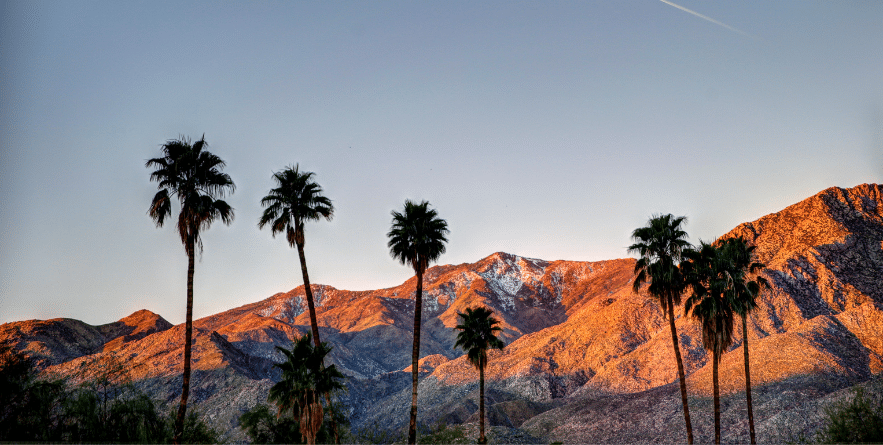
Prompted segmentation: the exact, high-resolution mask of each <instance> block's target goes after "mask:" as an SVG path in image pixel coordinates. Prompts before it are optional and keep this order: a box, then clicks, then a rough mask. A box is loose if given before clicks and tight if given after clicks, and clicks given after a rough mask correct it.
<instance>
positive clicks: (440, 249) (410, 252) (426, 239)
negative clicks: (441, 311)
mask: <svg viewBox="0 0 883 445" xmlns="http://www.w3.org/2000/svg"><path fill="white" fill-rule="evenodd" d="M448 232H449V231H448V223H447V221H445V220H443V219H441V218H439V217H438V212H437V211H436V210H435V209H431V208H429V203H428V202H426V201H422V202H421V203H420V204H416V203H414V202H412V201H411V200H406V201H405V208H404V209H403V211H402V212H401V213H399V212H397V211H395V210H393V212H392V228H390V230H389V233H387V234H386V236H387V238H389V243H387V246H388V247H389V254H390V255H392V257H393V258H395V259H397V260H399V261H400V262H401V263H402V264H404V265H410V266H411V267H412V268H413V269H414V273H415V275H416V276H417V290H416V292H415V293H414V347H413V349H412V350H411V417H410V422H409V424H408V443H409V444H415V443H417V376H418V371H419V370H418V366H417V362H418V361H419V360H420V321H421V315H422V314H421V312H422V311H423V272H425V271H426V268H427V267H429V264H430V263H432V262H434V261H437V260H438V259H439V257H441V255H442V254H443V253H445V243H446V242H448V239H447V238H445V234H447V233H448Z"/></svg>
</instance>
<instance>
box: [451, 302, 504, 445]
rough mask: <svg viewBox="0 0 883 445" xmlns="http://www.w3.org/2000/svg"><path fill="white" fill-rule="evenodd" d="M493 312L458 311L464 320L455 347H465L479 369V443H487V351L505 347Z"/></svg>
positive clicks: (470, 360) (477, 310) (479, 308)
mask: <svg viewBox="0 0 883 445" xmlns="http://www.w3.org/2000/svg"><path fill="white" fill-rule="evenodd" d="M492 314H493V312H492V311H491V310H490V309H487V308H483V307H477V308H475V309H472V308H466V313H465V314H463V313H460V312H458V313H457V315H459V316H460V317H461V318H462V319H463V320H462V323H461V324H458V325H457V327H456V329H460V333H459V334H457V343H455V344H454V347H455V348H456V347H460V348H463V349H464V350H465V351H466V358H468V359H469V362H470V363H472V365H473V366H475V367H476V368H477V369H478V421H479V437H478V443H487V438H486V437H485V435H484V368H485V366H487V351H488V349H490V348H496V349H503V346H505V345H504V344H503V341H502V340H500V339H499V338H497V336H496V334H495V332H496V331H499V330H500V328H499V327H498V326H496V325H497V324H498V323H499V320H497V319H496V318H494V317H492V316H491V315H492Z"/></svg>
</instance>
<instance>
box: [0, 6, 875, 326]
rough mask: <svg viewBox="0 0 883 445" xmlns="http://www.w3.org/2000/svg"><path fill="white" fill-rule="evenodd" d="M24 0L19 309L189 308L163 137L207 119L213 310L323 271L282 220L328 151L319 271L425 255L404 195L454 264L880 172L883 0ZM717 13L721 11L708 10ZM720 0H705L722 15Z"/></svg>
mask: <svg viewBox="0 0 883 445" xmlns="http://www.w3.org/2000/svg"><path fill="white" fill-rule="evenodd" d="M673 3H674V4H677V5H679V6H681V7H683V8H686V9H689V10H691V11H693V12H695V13H696V14H691V13H689V12H687V11H684V10H682V9H679V8H677V7H675V6H674V5H672V4H668V3H665V2H662V1H658V0H641V1H637V0H636V1H626V0H623V1H613V2H611V1H588V0H586V1H562V2H554V1H525V2H518V1H508V0H507V1H464V2H458V1H443V2H415V1H402V2H392V1H376V2H357V1H330V2H306V1H303V2H293V1H284V2H283V1H256V2H216V1H206V2H179V1H172V2H159V1H151V2H129V1H125V2H120V1H78V0H70V1H67V0H66V1H39V2H27V1H4V2H2V22H0V100H2V105H0V132H2V139H0V146H2V152H0V199H2V202H0V230H2V232H0V322H8V321H14V320H22V319H31V318H40V319H45V318H53V317H73V318H78V319H81V320H84V321H86V322H89V323H93V324H99V323H106V322H110V321H114V320H117V319H119V318H121V317H123V316H126V315H128V314H129V313H131V312H133V311H135V310H138V309H142V308H146V309H150V310H152V311H154V312H157V313H159V314H161V315H162V316H164V317H166V318H167V319H168V320H169V321H172V322H173V323H180V322H182V321H183V320H184V300H185V294H186V268H187V266H186V265H187V263H186V256H185V253H184V250H183V247H182V246H181V243H180V241H179V239H178V236H177V234H176V233H175V231H174V227H173V226H171V225H169V226H166V227H163V228H160V229H157V228H156V227H155V226H154V224H153V222H152V221H151V220H150V218H149V217H148V216H147V214H146V211H147V207H148V204H149V202H150V199H151V197H152V196H153V194H154V193H155V191H156V186H155V183H151V182H149V180H148V174H149V171H148V170H147V169H146V168H145V167H144V161H145V160H146V159H148V158H151V157H156V156H159V154H160V150H159V149H160V145H161V144H162V143H163V142H164V141H166V140H167V139H171V138H175V137H177V136H179V135H186V136H190V137H192V138H194V139H196V138H199V137H200V136H202V134H203V133H204V134H205V137H206V140H207V141H208V142H209V144H210V146H211V150H212V151H213V152H215V153H216V154H217V155H219V156H220V157H222V158H223V159H225V160H226V161H227V163H228V166H227V169H226V171H227V172H228V173H229V174H230V175H231V176H232V178H233V180H234V181H235V183H236V186H237V189H236V193H235V194H234V195H232V196H230V197H228V202H229V203H230V204H231V205H232V206H233V207H234V208H235V210H236V219H235V221H234V223H233V224H232V225H231V226H230V227H225V226H223V225H221V224H216V225H215V226H213V227H212V228H211V229H209V230H208V231H207V232H205V234H204V242H205V253H204V256H203V258H202V260H201V261H200V262H198V263H197V265H196V280H195V313H196V316H205V315H209V314H213V313H216V312H219V311H222V310H225V309H228V308H231V307H235V306H238V305H242V304H245V303H249V302H253V301H257V300H260V299H263V298H266V297H268V296H270V295H272V294H273V293H276V292H280V291H287V290H289V289H292V288H294V287H296V286H298V285H300V284H301V277H300V272H299V265H298V262H297V254H296V251H295V250H294V249H291V248H290V247H288V245H287V243H286V242H285V241H284V239H282V238H276V239H273V238H271V236H270V233H269V231H267V230H264V231H260V230H258V228H257V226H256V223H257V220H258V218H259V216H260V213H261V207H260V204H259V200H260V198H261V197H262V196H264V195H265V194H266V192H267V191H268V190H269V188H270V187H271V186H272V182H271V175H272V173H273V172H274V171H277V170H279V169H281V168H283V167H285V166H286V165H290V164H294V163H300V165H301V168H302V169H306V170H309V171H313V172H315V173H316V175H317V176H316V179H317V180H318V182H319V183H320V184H321V185H322V186H323V187H324V188H325V190H326V194H327V196H328V197H330V198H331V199H332V200H333V201H334V204H335V207H336V217H335V219H334V220H333V221H332V222H330V223H328V222H324V221H323V222H320V223H313V224H311V225H308V226H307V232H306V237H307V245H306V255H307V262H308V266H309V269H310V273H311V278H312V280H313V282H315V283H323V284H329V285H332V286H335V287H337V288H342V289H353V290H361V289H376V288H383V287H390V286H394V285H397V284H399V283H401V282H403V281H404V280H406V279H407V278H409V277H410V276H411V275H412V271H411V270H410V269H409V268H407V267H405V266H402V265H400V264H399V263H397V262H395V261H394V260H392V259H391V258H390V256H389V253H388V250H387V247H386V232H387V231H388V229H389V224H390V211H392V210H393V209H399V208H401V206H402V203H403V202H404V200H405V199H406V198H411V199H415V200H420V199H426V200H429V201H430V202H431V203H432V205H433V206H434V207H436V208H437V209H438V211H439V214H440V216H441V217H443V218H445V219H447V221H448V223H449V225H450V229H451V234H450V243H449V244H448V252H447V253H446V254H445V255H444V256H443V257H442V258H441V263H443V264H444V263H454V264H458V263H463V262H473V261H476V260H478V259H480V258H482V257H484V256H486V255H488V254H490V253H493V252H495V251H506V252H511V253H515V254H519V255H524V256H530V257H535V258H542V259H546V260H555V259H567V260H603V259H612V258H621V257H625V256H628V254H627V252H626V246H628V245H629V243H630V240H629V234H630V232H631V231H632V230H633V229H634V228H636V227H638V226H640V225H642V224H644V223H645V222H646V220H647V218H648V217H649V216H650V215H651V214H653V213H659V212H665V213H668V212H671V213H675V214H683V215H687V216H688V218H689V224H688V226H687V230H688V232H689V233H690V234H691V237H692V239H693V240H694V241H696V240H698V239H700V238H701V239H705V240H710V239H713V238H714V237H716V236H719V235H721V234H723V233H724V232H726V231H728V230H729V229H731V228H732V227H734V226H735V225H737V224H739V223H741V222H744V221H748V220H753V219H756V218H759V217H761V216H763V215H765V214H767V213H770V212H774V211H777V210H779V209H781V208H783V207H785V206H787V205H789V204H792V203H794V202H797V201H799V200H801V199H803V198H806V197H808V196H810V195H812V194H814V193H816V192H818V191H820V190H822V189H824V188H827V187H830V186H841V187H851V186H854V185H856V184H860V183H865V182H880V181H881V178H883V56H881V55H883V52H881V51H883V26H881V24H883V2H878V1H865V0H861V1H805V0H795V1H776V2H769V1H714V2H712V1H698V0H679V1H674V2H673ZM697 14H700V15H702V16H699V15H697ZM703 16H704V17H703Z"/></svg>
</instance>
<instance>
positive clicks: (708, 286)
mask: <svg viewBox="0 0 883 445" xmlns="http://www.w3.org/2000/svg"><path fill="white" fill-rule="evenodd" d="M684 256H685V257H686V258H687V261H684V262H683V263H681V266H682V268H683V270H684V275H685V277H686V280H687V281H688V282H689V283H690V287H691V288H692V294H691V295H690V297H689V298H687V301H686V302H684V313H690V311H691V310H692V315H693V318H695V319H697V320H699V322H700V323H701V325H702V344H703V346H705V349H707V350H709V351H711V354H712V367H711V379H712V384H713V387H714V443H720V382H719V379H718V368H719V365H720V359H721V356H723V353H724V352H725V351H726V350H727V348H729V347H730V345H732V344H733V318H734V316H733V307H732V305H731V301H730V300H729V299H728V298H727V295H726V293H727V288H728V287H729V286H730V284H731V283H732V275H731V271H732V262H731V261H730V259H729V258H727V256H726V255H725V254H724V252H723V249H722V248H720V247H717V246H714V245H711V244H707V243H705V242H702V243H701V244H700V246H699V249H698V250H688V251H686V252H684Z"/></svg>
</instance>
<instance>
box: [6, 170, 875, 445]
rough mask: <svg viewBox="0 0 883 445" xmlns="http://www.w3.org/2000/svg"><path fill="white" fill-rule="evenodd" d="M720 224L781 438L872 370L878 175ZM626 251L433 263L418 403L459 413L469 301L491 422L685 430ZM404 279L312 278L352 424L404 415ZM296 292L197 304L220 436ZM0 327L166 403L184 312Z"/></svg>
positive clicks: (569, 435) (296, 300)
mask: <svg viewBox="0 0 883 445" xmlns="http://www.w3.org/2000/svg"><path fill="white" fill-rule="evenodd" d="M734 235H742V236H744V237H746V238H748V239H749V240H751V241H753V242H754V243H755V244H756V245H757V246H758V248H757V253H758V256H759V259H760V260H761V261H762V262H765V263H766V264H767V269H766V270H764V272H763V273H764V274H765V276H766V277H767V278H768V280H769V281H770V283H771V284H772V287H771V289H768V290H766V291H764V292H763V294H762V295H761V298H760V307H759V309H758V310H757V311H755V313H753V314H752V316H751V317H750V318H749V327H748V335H749V340H750V343H749V345H750V349H751V357H752V382H753V383H754V385H755V386H756V387H757V388H758V389H757V390H756V392H757V395H756V398H757V399H758V401H757V402H756V406H757V408H756V410H757V412H756V414H755V415H756V419H757V423H758V434H759V438H760V439H762V440H767V441H770V440H776V439H777V438H778V439H781V438H780V437H779V436H776V435H775V434H779V433H780V432H781V431H782V429H781V428H780V427H776V426H775V425H777V424H776V423H775V422H781V421H782V419H785V418H788V419H790V420H789V422H791V424H792V425H796V426H795V428H797V430H799V431H804V430H806V431H810V430H811V429H812V428H813V427H814V425H817V422H816V423H815V424H814V423H813V422H812V421H811V419H812V416H792V417H793V418H790V417H787V416H788V415H789V414H788V413H792V414H793V413H795V412H798V411H799V410H803V412H805V411H806V410H811V409H815V410H816V411H818V409H817V407H818V406H819V403H822V402H823V401H824V400H827V399H826V397H827V398H830V397H834V396H833V395H836V394H840V393H841V392H842V390H843V388H846V387H848V386H850V385H854V384H859V383H861V382H867V381H871V380H873V379H874V378H875V376H876V377H879V376H880V375H881V371H883V335H881V334H880V333H881V332H883V311H881V310H883V284H881V283H883V186H880V185H874V184H865V185H861V186H857V187H854V188H852V189H840V188H830V189H827V190H824V191H822V192H820V193H819V194H817V195H815V196H813V197H810V198H808V199H806V200H804V201H801V202H800V203H797V204H795V205H792V206H790V207H788V208H786V209H783V210H782V211H780V212H777V213H773V214H770V215H767V216H764V217H763V218H760V219H758V220H756V221H753V222H748V223H744V224H741V225H739V226H737V227H736V228H735V229H733V230H732V231H731V232H730V233H728V234H726V235H725V236H734ZM633 268H634V260H632V259H619V260H610V261H599V262H575V261H544V260H538V259H530V258H524V257H520V256H517V255H511V254H506V253H495V254H493V255H491V256H489V257H487V258H484V259H482V260H480V261H478V262H476V263H471V264H460V265H444V266H435V267H432V268H430V269H429V270H428V271H427V273H426V275H425V277H424V280H425V282H424V311H425V312H424V315H423V320H424V325H423V335H422V338H423V340H422V347H421V355H422V356H423V357H424V358H423V359H422V360H421V364H420V369H421V371H423V375H424V377H423V380H422V381H421V389H420V391H421V392H420V415H419V420H420V421H421V422H423V423H425V424H427V425H432V424H436V423H438V422H439V421H442V422H446V423H463V422H471V421H474V419H475V417H476V410H477V404H476V403H475V397H476V392H477V381H476V380H477V372H476V371H475V370H474V369H473V368H472V367H471V365H469V364H468V362H467V361H466V360H465V358H464V357H462V353H461V351H459V350H455V349H454V348H453V344H454V338H455V336H456V331H455V330H454V329H452V328H453V327H454V326H455V325H456V324H457V312H462V311H463V310H464V309H465V308H466V307H470V306H474V305H479V304H481V305H485V306H488V307H490V308H491V309H493V310H494V313H495V316H496V317H497V318H499V319H500V320H501V322H502V323H501V325H502V327H503V331H502V337H503V339H504V341H505V342H506V344H507V346H506V348H505V349H504V350H503V351H493V352H492V353H491V358H490V367H489V369H488V371H487V376H488V379H489V390H488V397H489V401H488V404H489V419H490V421H491V423H493V424H494V425H497V426H498V427H499V428H510V429H512V428H520V429H521V431H522V432H524V433H525V436H527V437H533V438H537V437H539V438H542V439H543V440H564V441H578V442H611V441H613V442H646V441H679V440H682V438H683V436H684V433H683V417H682V413H681V407H680V397H679V394H678V390H677V386H676V378H677V377H676V376H677V373H676V371H675V364H674V357H673V354H672V351H671V337H670V334H669V332H668V330H667V322H666V321H665V320H664V319H663V317H662V312H661V311H660V310H659V307H658V305H657V303H656V302H655V301H654V300H653V299H652V298H650V297H648V296H647V295H646V294H644V293H637V294H636V293H634V292H632V289H631V288H632V286H631V280H632V278H633V272H632V270H633ZM415 285H416V283H415V280H414V279H413V278H412V279H410V280H408V281H406V282H405V283H403V284H401V285H400V286H397V287H393V288H389V289H380V290H375V291H361V292H353V291H346V290H338V289H334V288H332V287H330V286H323V285H314V286H313V294H314V296H315V298H316V300H317V301H316V302H317V312H318V319H319V324H320V326H321V328H320V331H321V335H322V339H323V340H324V341H327V342H329V343H330V344H331V345H332V346H333V347H334V350H333V351H332V353H331V360H332V361H333V362H334V363H335V364H336V365H337V366H338V367H340V368H341V369H342V370H343V371H344V372H345V373H346V374H348V375H349V376H351V378H350V379H349V384H348V387H349V392H348V393H347V394H346V395H344V396H343V398H344V401H345V402H346V403H347V404H348V405H349V407H350V410H351V412H350V415H351V419H352V422H353V428H354V429H360V428H375V427H379V428H386V429H395V428H399V427H401V426H402V425H404V423H405V421H406V419H407V410H408V406H409V403H410V386H409V373H408V371H409V370H410V345H411V335H412V333H411V329H412V324H413V318H412V317H413V293H414V290H415ZM305 307H306V304H305V301H304V292H303V289H302V287H299V288H296V289H294V290H292V291H290V292H286V293H279V294H276V295H273V296H272V297H270V298H267V299H266V300H263V301H259V302H256V303H252V304H248V305H245V306H242V307H239V308H235V309H231V310H229V311H225V312H222V313H220V314H216V315H213V316H210V317H205V318H203V319H200V320H196V321H195V323H194V326H195V335H194V337H195V338H194V350H193V353H194V356H193V357H194V358H193V366H194V370H195V374H194V377H193V380H192V381H193V385H194V386H193V389H192V393H191V401H192V402H193V403H194V404H196V406H197V407H198V409H199V410H200V412H201V413H202V414H203V416H205V417H206V418H207V419H209V420H210V421H211V422H212V423H213V424H214V425H216V426H217V427H218V428H219V429H221V430H223V431H225V432H226V434H227V437H229V438H231V439H236V438H242V437H243V436H242V433H241V431H239V430H238V429H237V427H236V426H237V419H238V416H239V414H240V413H241V412H242V411H244V410H246V409H248V408H250V407H252V406H254V405H255V404H256V403H261V402H264V401H265V400H266V394H267V391H268V389H269V387H270V386H272V384H273V382H274V381H275V380H276V379H278V374H277V373H276V370H275V368H274V367H273V366H272V364H273V363H274V361H276V360H279V356H278V354H277V353H276V351H275V350H274V346H288V345H290V342H291V340H292V339H293V338H296V337H299V336H300V335H302V334H303V333H305V332H307V331H308V329H309V319H308V316H307V314H305V313H304V312H305ZM676 325H677V328H678V332H679V334H680V342H681V348H682V354H683V355H684V363H685V367H686V371H687V374H688V391H689V393H690V395H691V397H692V399H691V408H692V409H693V410H694V412H695V413H694V415H693V417H694V423H695V424H696V428H697V434H699V435H700V437H702V434H708V430H709V429H710V428H712V426H710V418H711V416H710V409H708V406H710V398H709V395H710V391H711V390H710V388H711V380H710V366H708V365H709V363H708V360H709V357H708V355H707V354H706V352H705V350H704V349H703V348H702V346H701V336H700V333H699V329H698V327H697V325H696V323H695V322H694V321H693V320H691V319H689V318H688V317H684V316H683V315H678V318H677V320H676ZM736 338H737V339H738V341H736V342H735V343H734V345H733V346H732V348H731V350H730V351H729V352H728V353H727V354H725V355H724V357H723V360H722V364H721V371H720V372H721V382H722V386H723V390H724V392H725V394H727V396H726V397H727V398H726V399H725V402H724V406H725V408H724V409H725V415H724V419H725V431H724V434H725V437H730V438H731V439H732V440H737V441H738V440H741V439H742V438H741V436H740V435H741V434H743V432H744V430H745V425H744V417H745V416H744V401H743V399H744V396H742V397H743V399H740V394H741V392H740V391H742V385H743V381H744V376H743V374H742V373H743V372H744V371H743V370H742V355H741V354H742V352H741V338H742V333H741V331H740V330H739V329H738V328H737V332H736ZM0 339H4V340H6V341H12V342H14V343H15V345H16V347H17V348H19V349H22V350H25V351H27V352H28V353H29V354H31V355H33V356H35V357H37V358H38V359H39V360H40V363H41V366H43V367H45V368H46V372H51V373H58V374H65V373H71V372H74V370H75V369H77V367H79V366H80V364H81V363H83V362H88V361H94V360H96V359H100V358H101V357H110V356H115V357H120V358H125V360H126V362H127V363H130V364H131V366H132V376H133V378H135V379H136V381H137V382H138V384H139V385H141V386H142V387H143V388H144V389H146V390H148V391H150V392H151V393H152V394H154V396H155V397H157V398H158V399H160V400H163V401H165V402H168V403H174V401H175V400H176V399H177V397H178V396H179V395H178V392H179V391H180V373H181V369H182V365H181V360H182V356H183V345H182V344H181V342H182V339H183V325H179V326H174V327H173V326H171V325H170V324H169V323H168V322H166V321H165V320H163V319H162V318H161V317H159V316H157V315H156V314H152V313H149V312H148V311H139V312H136V313H135V314H133V315H131V316H129V317H126V318H124V319H122V320H120V321H119V322H116V323H111V324H108V325H101V326H90V325H87V324H85V323H82V322H79V321H76V320H70V319H55V320H48V321H27V322H17V323H8V324H5V325H2V326H0ZM402 351H407V352H408V353H403V352H402ZM740 410H741V411H740ZM795 410H798V411H795ZM816 411H814V412H816ZM728 416H729V417H728ZM706 417H708V419H706ZM726 419H731V420H730V421H727V420H726ZM808 419H809V420H808ZM727 422H729V423H727ZM801 422H803V423H801ZM507 437H508V436H507Z"/></svg>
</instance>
